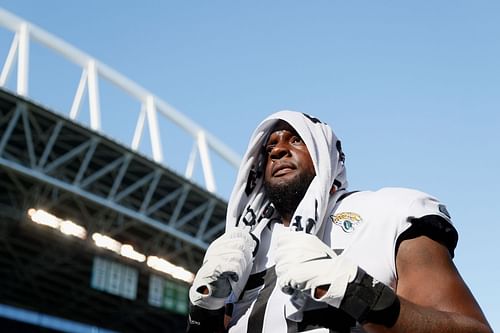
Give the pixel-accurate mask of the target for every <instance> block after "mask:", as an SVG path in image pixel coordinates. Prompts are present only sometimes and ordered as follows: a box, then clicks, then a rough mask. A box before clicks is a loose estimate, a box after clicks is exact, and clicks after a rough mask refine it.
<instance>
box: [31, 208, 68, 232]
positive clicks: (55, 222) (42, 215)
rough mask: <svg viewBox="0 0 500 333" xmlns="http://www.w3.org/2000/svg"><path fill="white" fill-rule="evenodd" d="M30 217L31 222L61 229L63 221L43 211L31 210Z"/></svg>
mask: <svg viewBox="0 0 500 333" xmlns="http://www.w3.org/2000/svg"><path fill="white" fill-rule="evenodd" d="M28 215H29V216H30V218H31V220H32V221H33V222H35V223H38V224H41V225H45V226H47V227H51V228H53V229H59V224H60V221H61V220H60V219H59V218H57V217H55V216H54V215H52V214H50V213H47V212H46V211H44V210H42V209H34V208H30V209H29V210H28Z"/></svg>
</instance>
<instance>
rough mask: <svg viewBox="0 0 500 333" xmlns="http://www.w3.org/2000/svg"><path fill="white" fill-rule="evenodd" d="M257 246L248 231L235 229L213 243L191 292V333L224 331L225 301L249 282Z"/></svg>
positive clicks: (236, 295) (189, 325)
mask: <svg viewBox="0 0 500 333" xmlns="http://www.w3.org/2000/svg"><path fill="white" fill-rule="evenodd" d="M256 246H257V242H256V240H255V239H254V238H253V237H252V236H251V235H250V233H249V232H248V231H245V230H242V229H237V228H233V229H231V230H229V231H227V232H226V233H225V234H223V235H222V236H220V237H219V238H217V239H216V240H215V241H213V242H212V244H210V246H209V247H208V249H207V252H206V253H205V257H204V259H203V265H202V266H201V267H200V269H199V270H198V272H197V273H196V276H195V278H194V281H193V285H192V286H191V288H190V289H189V300H190V309H189V318H188V328H187V332H188V333H198V332H203V333H215V332H223V331H224V324H225V323H224V319H225V318H224V315H225V307H224V304H225V301H226V299H227V298H228V296H229V295H230V293H231V292H232V293H233V294H234V295H235V297H238V296H239V295H240V293H241V292H242V290H243V287H244V286H245V284H246V281H247V280H248V276H249V274H250V270H251V268H252V258H253V253H254V250H255V248H256Z"/></svg>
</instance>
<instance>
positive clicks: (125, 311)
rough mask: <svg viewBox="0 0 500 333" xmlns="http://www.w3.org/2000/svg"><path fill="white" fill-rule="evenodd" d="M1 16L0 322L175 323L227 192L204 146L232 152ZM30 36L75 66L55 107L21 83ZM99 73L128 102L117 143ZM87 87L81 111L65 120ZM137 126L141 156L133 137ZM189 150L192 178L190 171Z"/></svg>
mask: <svg viewBox="0 0 500 333" xmlns="http://www.w3.org/2000/svg"><path fill="white" fill-rule="evenodd" d="M0 27H4V28H5V29H6V30H7V31H9V32H11V33H12V39H11V44H10V48H8V50H9V51H8V52H7V54H6V56H5V62H4V63H3V66H2V67H1V73H0V88H1V89H0V262H1V265H0V283H1V284H2V288H1V289H0V325H1V326H2V327H6V328H8V329H11V331H23V332H30V331H32V332H40V331H46V332H52V331H54V332H57V331H63V332H182V331H183V330H184V328H185V314H186V310H187V309H186V306H187V294H186V292H187V288H188V286H189V282H190V280H191V279H192V272H195V271H196V270H197V268H198V267H199V265H200V264H201V260H202V258H203V254H204V251H205V249H206V247H207V245H208V244H209V243H210V241H211V240H213V239H214V238H216V237H217V236H218V235H220V234H221V233H222V232H223V230H224V219H225V212H226V202H225V201H224V200H223V199H221V197H220V196H219V195H217V177H216V176H215V175H214V173H213V169H214V168H213V166H212V162H211V161H212V159H211V156H212V155H214V154H215V155H217V156H218V157H217V158H218V159H222V160H224V161H226V162H227V163H228V164H229V165H230V166H231V168H233V169H235V168H236V167H237V166H238V164H239V157H238V156H237V154H235V153H234V152H233V151H231V149H229V148H228V147H227V146H225V145H224V144H223V143H222V142H221V141H219V140H218V139H217V138H215V137H214V136H213V135H211V134H210V133H208V132H206V131H205V130H203V128H202V127H201V126H199V125H197V124H196V123H194V122H193V121H191V120H189V119H187V118H186V117H184V116H183V115H182V114H181V113H179V112H178V111H176V110H175V109H173V108H172V107H171V106H169V105H168V104H167V103H166V102H164V101H162V100H161V99H159V98H158V97H156V96H154V95H153V94H152V93H150V92H148V91H147V90H145V89H144V88H142V87H140V86H139V85H137V84H136V83H134V82H132V81H130V80H129V79H127V78H125V77H123V76H122V75H121V74H119V73H117V72H116V71H114V70H112V69H111V68H109V67H107V66H105V65H103V64H101V63H100V62H98V61H97V60H96V59H93V58H92V57H90V56H88V55H86V54H85V53H83V52H81V51H79V50H77V49H75V48H74V47H72V46H70V45H69V44H67V43H65V42H64V41H62V40H60V39H58V38H56V37H55V36H53V35H50V34H49V33H47V32H45V31H43V30H42V29H40V28H38V27H36V26H34V25H32V24H30V23H28V22H26V21H23V20H22V19H20V18H18V17H16V16H14V15H12V14H10V13H8V12H6V11H4V10H2V9H0ZM33 42H36V43H38V45H43V46H45V47H47V48H50V49H51V50H52V51H54V52H56V53H58V54H60V55H61V56H63V57H64V58H65V59H69V60H70V61H71V62H72V63H74V64H75V65H76V66H77V67H78V68H80V70H81V76H80V80H79V82H78V84H77V88H76V91H75V93H74V98H73V101H72V104H71V107H70V109H69V110H68V111H69V112H68V113H67V114H60V113H56V112H55V111H53V110H50V109H49V108H47V107H45V106H43V105H41V104H40V103H43V101H38V100H37V101H36V102H35V101H34V100H33V98H31V96H30V95H29V87H30V85H29V79H30V75H29V69H30V66H29V59H30V52H29V50H30V43H33ZM0 56H1V55H0ZM0 60H1V58H0ZM0 64H1V63H0ZM15 64H17V73H16V74H17V76H16V77H14V76H13V74H12V73H14V72H15V71H16V68H15V66H14V65H15ZM99 80H106V81H107V82H108V83H111V84H114V85H116V87H118V88H119V89H122V90H123V91H124V92H125V93H127V94H128V95H129V96H132V97H133V98H135V99H137V101H138V104H139V105H140V110H139V116H138V119H137V123H136V126H135V130H134V133H133V135H132V137H131V140H130V144H128V145H127V144H122V143H119V140H114V139H113V138H111V137H109V136H108V135H107V134H106V133H103V131H102V127H101V120H102V118H101V113H102V112H105V110H101V106H100V93H101V92H100V90H99V82H100V81H99ZM12 82H14V86H15V87H11V86H9V84H11V85H12ZM85 93H86V94H87V96H88V109H89V110H88V111H89V124H82V123H80V122H78V121H77V117H78V115H79V114H80V113H81V112H82V105H83V104H84V103H83V102H82V101H83V98H84V96H85ZM160 117H161V118H164V119H166V120H168V121H169V122H171V123H172V124H174V126H176V127H178V128H179V129H180V130H182V131H184V132H185V133H187V135H188V136H189V137H191V139H192V151H191V153H190V154H189V156H188V158H187V160H186V163H185V165H186V169H185V170H184V172H182V171H179V170H174V169H172V168H170V167H169V166H168V165H165V162H164V159H163V147H162V141H161V126H160V125H159V124H160V122H159V121H158V119H159V118H160ZM146 125H147V127H148V129H149V134H150V136H149V139H150V143H151V146H150V147H148V151H150V152H151V156H148V153H144V152H142V151H141V150H140V148H141V147H143V146H144V145H143V144H142V145H141V140H142V138H143V137H144V133H145V132H144V129H145V126H146ZM211 154H212V155H211ZM197 157H199V163H200V164H201V167H202V171H203V180H204V184H200V182H198V181H196V180H195V179H194V178H193V174H194V173H193V170H194V168H195V165H196V163H197Z"/></svg>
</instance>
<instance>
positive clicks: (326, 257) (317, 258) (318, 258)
mask: <svg viewBox="0 0 500 333" xmlns="http://www.w3.org/2000/svg"><path fill="white" fill-rule="evenodd" d="M323 259H333V258H332V257H330V255H329V254H328V253H326V254H325V255H324V256H323V257H316V258H312V259H308V260H306V261H303V262H311V261H316V260H323Z"/></svg>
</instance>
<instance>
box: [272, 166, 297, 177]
mask: <svg viewBox="0 0 500 333" xmlns="http://www.w3.org/2000/svg"><path fill="white" fill-rule="evenodd" d="M293 170H295V166H294V165H292V164H289V163H281V164H278V165H275V166H274V168H273V172H272V175H273V176H275V177H278V176H282V175H285V174H287V173H289V172H291V171H293Z"/></svg>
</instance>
